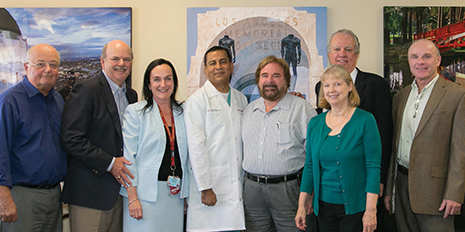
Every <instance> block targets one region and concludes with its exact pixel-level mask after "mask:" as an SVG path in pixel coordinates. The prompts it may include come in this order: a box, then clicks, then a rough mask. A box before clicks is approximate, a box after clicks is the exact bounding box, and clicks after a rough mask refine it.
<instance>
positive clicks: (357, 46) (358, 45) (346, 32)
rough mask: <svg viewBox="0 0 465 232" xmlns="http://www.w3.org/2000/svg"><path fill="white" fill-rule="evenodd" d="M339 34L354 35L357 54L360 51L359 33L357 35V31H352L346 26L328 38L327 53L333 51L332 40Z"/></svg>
mask: <svg viewBox="0 0 465 232" xmlns="http://www.w3.org/2000/svg"><path fill="white" fill-rule="evenodd" d="M337 34H346V35H350V36H352V38H354V41H355V48H354V51H355V54H359V53H360V42H359V41H358V37H357V35H355V33H354V32H353V31H351V30H349V29H345V28H343V29H340V30H338V31H336V32H334V33H333V34H332V35H331V37H330V38H329V40H328V45H326V52H327V53H331V40H332V39H333V37H334V36H335V35H337Z"/></svg>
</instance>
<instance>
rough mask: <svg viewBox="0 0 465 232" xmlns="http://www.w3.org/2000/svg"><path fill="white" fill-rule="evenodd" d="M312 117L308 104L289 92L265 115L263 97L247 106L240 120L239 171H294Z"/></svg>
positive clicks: (301, 156) (299, 165) (298, 166)
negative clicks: (241, 143) (240, 146)
mask: <svg viewBox="0 0 465 232" xmlns="http://www.w3.org/2000/svg"><path fill="white" fill-rule="evenodd" d="M315 115H316V112H315V110H314V109H313V108H312V106H311V105H310V103H308V102H307V101H305V100H304V99H302V98H299V97H296V96H293V95H291V94H289V93H287V94H286V95H285V96H284V97H283V98H282V99H281V100H280V101H279V103H278V104H277V105H276V106H275V107H274V108H273V109H272V110H270V111H269V112H268V113H267V112H266V109H265V102H264V99H263V98H259V99H257V100H255V101H254V102H252V103H250V104H249V105H248V106H247V107H246V109H245V110H244V115H243V117H242V142H243V147H244V161H243V163H242V167H243V169H244V170H245V171H246V172H249V173H252V174H257V175H286V174H291V173H295V172H297V171H298V170H299V169H301V168H302V167H303V166H304V163H305V141H306V139H307V126H308V122H309V121H310V118H312V117H313V116H315Z"/></svg>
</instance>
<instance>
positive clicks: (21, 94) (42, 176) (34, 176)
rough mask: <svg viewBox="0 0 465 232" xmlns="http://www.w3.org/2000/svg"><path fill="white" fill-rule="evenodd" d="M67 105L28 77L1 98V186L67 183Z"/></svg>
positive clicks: (59, 97)
mask: <svg viewBox="0 0 465 232" xmlns="http://www.w3.org/2000/svg"><path fill="white" fill-rule="evenodd" d="M63 106H64V101H63V98H62V97H61V96H60V94H59V93H58V92H56V91H55V90H54V89H53V88H52V89H51V90H50V92H49V94H48V95H47V96H44V95H43V94H42V93H40V92H39V90H37V88H35V87H34V86H33V85H32V84H31V83H30V82H29V80H28V79H27V78H26V77H25V78H24V79H23V81H22V82H20V83H19V84H17V85H15V86H13V87H11V88H10V89H8V90H6V91H5V92H3V93H2V94H1V95H0V114H1V118H0V185H4V186H9V187H11V186H13V185H52V184H57V183H59V182H60V181H63V180H64V179H65V175H66V170H67V163H66V153H65V152H64V151H63V150H62V149H61V147H60V140H59V138H60V126H61V116H62V112H63Z"/></svg>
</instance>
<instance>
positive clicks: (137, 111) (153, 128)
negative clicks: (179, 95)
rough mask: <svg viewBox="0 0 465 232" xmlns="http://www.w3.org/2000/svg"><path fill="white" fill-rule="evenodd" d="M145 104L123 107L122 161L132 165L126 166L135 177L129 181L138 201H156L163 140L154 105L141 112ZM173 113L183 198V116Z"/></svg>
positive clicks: (123, 191) (185, 188) (186, 188)
mask: <svg viewBox="0 0 465 232" xmlns="http://www.w3.org/2000/svg"><path fill="white" fill-rule="evenodd" d="M146 104H147V101H140V102H137V103H134V104H131V105H129V106H128V107H127V108H126V111H125V113H124V121H123V143H124V158H126V159H127V160H129V161H131V162H132V165H126V167H127V168H128V169H129V171H131V173H132V174H133V175H134V177H135V179H134V180H131V181H132V184H133V186H135V187H136V189H137V196H138V197H139V199H141V200H143V201H149V202H156V201H157V194H158V189H157V181H158V170H159V169H160V165H161V162H162V160H163V156H164V154H165V148H166V139H167V138H166V134H165V127H164V125H163V121H162V119H161V116H160V111H159V110H158V105H157V104H156V103H154V104H153V107H152V109H149V110H146V111H142V108H144V106H145V105H146ZM173 113H174V125H175V129H176V139H177V144H178V150H179V156H180V158H181V166H182V180H181V193H180V194H179V196H180V197H181V198H185V197H187V196H188V194H189V185H188V183H189V182H188V179H189V175H188V174H187V173H188V171H187V169H188V167H187V165H186V164H187V162H188V161H187V138H186V127H185V124H184V113H183V114H181V115H179V114H178V113H177V112H175V111H174V112H173ZM120 194H121V195H123V196H125V197H127V196H128V194H127V191H126V189H125V188H124V187H121V190H120ZM163 194H167V193H163Z"/></svg>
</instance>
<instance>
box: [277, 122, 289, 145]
mask: <svg viewBox="0 0 465 232" xmlns="http://www.w3.org/2000/svg"><path fill="white" fill-rule="evenodd" d="M291 132H292V124H288V123H280V124H278V134H279V140H278V143H279V144H286V143H290V142H291Z"/></svg>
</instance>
